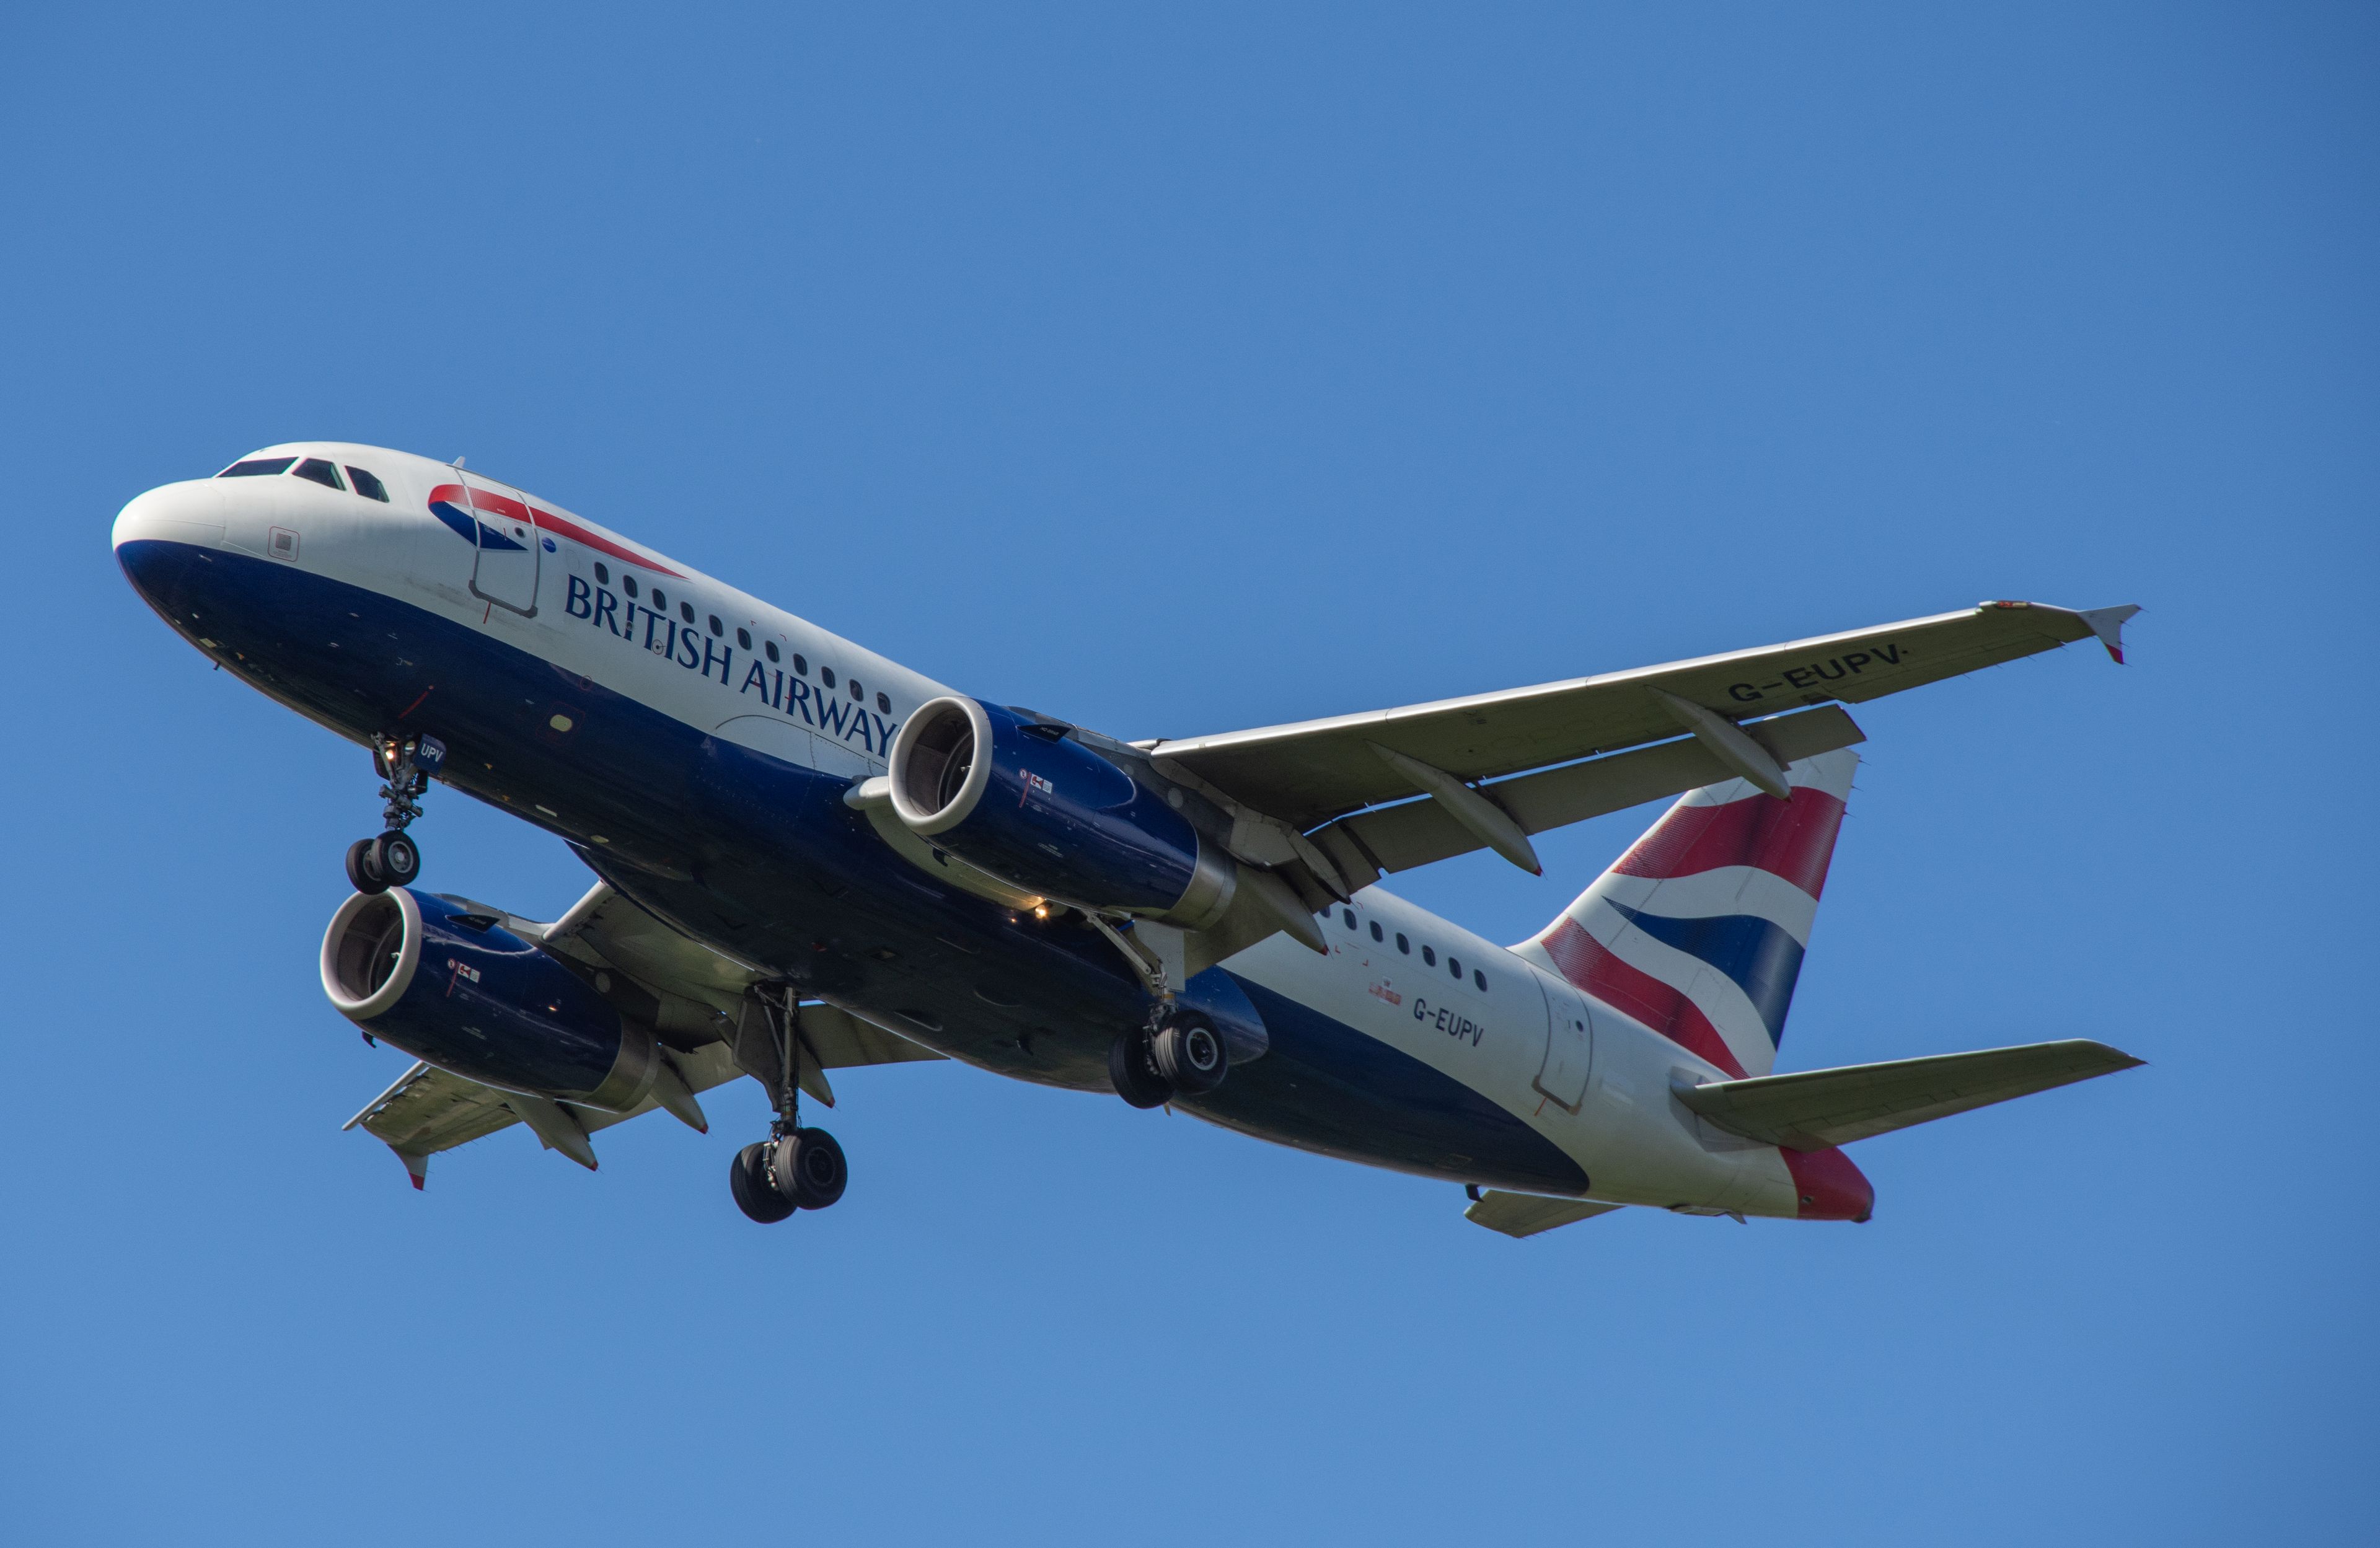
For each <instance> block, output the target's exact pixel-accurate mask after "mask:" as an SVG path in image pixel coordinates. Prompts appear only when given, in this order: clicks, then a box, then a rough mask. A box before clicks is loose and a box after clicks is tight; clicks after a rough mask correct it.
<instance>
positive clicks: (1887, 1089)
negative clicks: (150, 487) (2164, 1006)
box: [1676, 1037, 2142, 1150]
mask: <svg viewBox="0 0 2380 1548" xmlns="http://www.w3.org/2000/svg"><path fill="white" fill-rule="evenodd" d="M2141 1062H2142V1061H2141V1060H2139V1059H2136V1058H2133V1057H2132V1056H2131V1055H2130V1054H2128V1053H2125V1052H2123V1051H2122V1050H2120V1049H2118V1048H2111V1047H2109V1046H2107V1045H2106V1044H2105V1043H2095V1042H2092V1041H2090V1040H2089V1039H2087V1038H2080V1037H2077V1038H2070V1039H2068V1040H2067V1041H2064V1042H2060V1043H2028V1044H2025V1045H2023V1046H2020V1047H2014V1048H1985V1049H1981V1050H1979V1051H1977V1052H1975V1053H1971V1054H1937V1055H1933V1056H1931V1057H1929V1058H1901V1059H1892V1060H1889V1061H1888V1062H1886V1063H1883V1064H1851V1065H1844V1066H1842V1067H1841V1068H1840V1069H1835V1070H1799V1071H1796V1072H1795V1073H1793V1074H1790V1075H1759V1076H1755V1077H1753V1078H1751V1079H1749V1080H1742V1081H1712V1082H1707V1083H1706V1084H1703V1085H1698V1086H1680V1087H1678V1088H1676V1094H1677V1098H1678V1100H1679V1101H1680V1102H1682V1103H1684V1104H1685V1105H1686V1106H1687V1107H1691V1108H1693V1109H1694V1111H1695V1112H1697V1113H1700V1114H1701V1115H1702V1116H1703V1117H1704V1118H1706V1119H1708V1120H1710V1121H1711V1122H1712V1123H1715V1124H1717V1125H1718V1127H1720V1128H1721V1129H1724V1130H1726V1131H1728V1132H1730V1133H1731V1134H1741V1135H1743V1137H1744V1138H1745V1139H1747V1140H1757V1141H1759V1142H1761V1143H1764V1144H1772V1145H1783V1146H1786V1147H1787V1148H1789V1149H1791V1150H1823V1149H1825V1148H1826V1147H1828V1145H1847V1144H1850V1143H1852V1141H1854V1140H1866V1139H1873V1138H1874V1137H1875V1136H1876V1135H1878V1134H1888V1133H1890V1132H1892V1131H1894V1130H1896V1129H1906V1128H1908V1127H1909V1126H1910V1125H1911V1124H1913V1123H1930V1122H1932V1121H1933V1120H1934V1119H1937V1118H1948V1117H1949V1116H1950V1115H1951V1114H1952V1113H1963V1112H1968V1111H1971V1110H1973V1108H1976V1107H1989V1106H1990V1105H1991V1104H1993V1103H1995V1102H2006V1101H2008V1100H2009V1099H2010V1098H2011V1097H2017V1096H2029V1095H2031V1094H2033V1093H2034V1092H2036V1091H2047V1090H2049V1089H2050V1088H2051V1087H2053V1086H2062V1085H2071V1084H2072V1083H2073V1082H2076V1081H2087V1080H2090V1079H2092V1078H2093V1077H2095V1076H2099V1075H2110V1074H2113V1073H2115V1072H2116V1071H2117V1070H2133V1069H2137V1068H2139V1066H2140V1064H2141Z"/></svg>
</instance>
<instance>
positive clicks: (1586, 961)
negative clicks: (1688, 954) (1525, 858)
mask: <svg viewBox="0 0 2380 1548" xmlns="http://www.w3.org/2000/svg"><path fill="white" fill-rule="evenodd" d="M1545 948H1546V955H1547V956H1548V957H1551V958H1552V959H1553V961H1554V966H1556V967H1558V968H1560V970H1561V975H1562V976H1563V977H1564V978H1567V979H1569V980H1570V981H1571V982H1572V983H1573V984H1575V985H1576V986H1579V987H1580V988H1582V989H1584V990H1585V991H1586V992H1587V993H1588V994H1590V995H1593V996H1594V997H1595V998H1597V999H1599V1000H1601V1001H1603V1003H1604V1004H1606V1005H1609V1006H1610V1007H1611V1008H1612V1009H1613V1010H1621V1011H1625V1012H1626V1013H1627V1014H1629V1015H1631V1016H1633V1017H1635V1018H1636V1019H1637V1020H1638V1021H1640V1022H1644V1023H1645V1025H1646V1026H1648V1027H1651V1028H1652V1029H1653V1030H1654V1031H1655V1032H1658V1033H1659V1034H1661V1035H1662V1036H1664V1037H1666V1038H1668V1039H1669V1040H1670V1042H1672V1043H1675V1044H1676V1045H1678V1046H1680V1047H1682V1048H1683V1049H1685V1050H1686V1051H1687V1052H1689V1053H1694V1054H1699V1055H1700V1056H1702V1057H1703V1058H1706V1059H1708V1060H1710V1061H1711V1062H1712V1063H1713V1064H1716V1065H1718V1067H1719V1068H1720V1069H1721V1070H1726V1071H1727V1072H1728V1073H1729V1074H1730V1075H1732V1076H1734V1077H1736V1079H1738V1080H1742V1079H1743V1064H1742V1063H1741V1062H1740V1061H1739V1060H1738V1059H1737V1058H1736V1057H1735V1054H1734V1051H1733V1050H1732V1049H1730V1048H1729V1047H1728V1046H1727V1039H1726V1038H1724V1037H1721V1036H1720V1035H1719V1034H1718V1028H1717V1027H1715V1026H1713V1025H1711V1024H1710V1018H1709V1017H1707V1016H1705V1015H1704V1014H1703V1011H1702V1007H1701V1006H1699V1005H1696V1004H1695V1003H1694V1001H1693V1000H1691V999H1688V998H1686V995H1685V991H1684V990H1682V989H1673V988H1671V987H1670V986H1669V985H1667V984H1664V983H1662V982H1661V981H1660V980H1659V979H1658V978H1655V977H1653V976H1652V975H1650V974H1646V973H1645V971H1644V970H1642V969H1641V968H1635V967H1631V966H1630V965H1629V964H1628V963H1626V962H1623V961H1621V960H1620V959H1619V958H1618V957H1615V956H1613V955H1612V954H1611V952H1610V950H1609V949H1608V948H1607V947H1605V945H1604V944H1603V943H1602V942H1601V941H1599V940H1597V939H1596V938H1595V937H1593V936H1591V935H1588V934H1587V933H1586V931H1585V929H1584V928H1582V927H1581V926H1580V925H1579V923H1578V922H1577V921H1576V920H1574V919H1572V918H1570V917H1569V916H1568V915H1564V916H1563V917H1562V918H1560V919H1557V920H1555V921H1554V927H1553V928H1552V929H1550V930H1548V931H1547V932H1546V935H1545Z"/></svg>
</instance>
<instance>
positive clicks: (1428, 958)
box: [1421, 946, 1438, 967]
mask: <svg viewBox="0 0 2380 1548" xmlns="http://www.w3.org/2000/svg"><path fill="white" fill-rule="evenodd" d="M1421 960H1422V961H1425V962H1427V963H1428V964H1429V965H1430V966H1432V967H1436V966H1438V950H1437V949H1436V948H1435V947H1428V946H1425V947H1423V948H1422V949H1421Z"/></svg>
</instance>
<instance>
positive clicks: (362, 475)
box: [215, 457, 388, 505]
mask: <svg viewBox="0 0 2380 1548" xmlns="http://www.w3.org/2000/svg"><path fill="white" fill-rule="evenodd" d="M292 463H296V464H297V466H295V467H292V466H290V465H291V464H292ZM284 473H286V474H289V475H290V476H291V477H292V478H311V479H312V480H313V481H314V482H316V483H318V484H320V485H322V487H323V488H324V489H326V490H340V491H341V492H343V493H344V492H345V491H346V490H347V489H348V488H349V485H348V484H345V483H341V482H340V481H339V469H338V467H337V466H336V465H335V464H333V463H328V462H325V461H323V460H322V458H321V457H308V458H306V459H305V460H304V461H303V462H299V461H298V459H297V458H296V457H250V458H249V459H248V460H247V461H246V462H236V463H234V464H232V465H231V466H229V467H226V468H225V469H224V470H223V471H222V472H221V473H218V474H216V475H215V477H216V478H277V477H279V476H280V475H282V474H284ZM347 478H349V479H350V480H352V482H353V488H354V490H355V492H356V493H358V494H359V495H362V496H363V497H364V498H365V499H366V500H377V501H379V502H381V503H382V504H383V505H385V504H387V503H388V486H387V485H386V484H383V483H382V482H381V481H380V480H379V479H378V478H374V477H372V475H371V473H370V471H369V470H367V469H365V468H360V467H358V466H354V465H353V464H349V465H348V466H347Z"/></svg>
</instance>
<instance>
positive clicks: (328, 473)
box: [297, 457, 347, 494]
mask: <svg viewBox="0 0 2380 1548" xmlns="http://www.w3.org/2000/svg"><path fill="white" fill-rule="evenodd" d="M297 477H299V478H311V479H313V480H314V482H316V483H318V484H320V485H322V487H323V488H324V489H328V490H338V491H339V492H340V493H341V494H345V493H346V492H347V486H346V485H345V484H343V483H341V482H339V470H338V469H337V468H335V467H333V466H331V465H330V464H329V463H326V462H324V461H323V460H322V458H320V457H308V458H307V459H306V460H305V461H304V462H301V463H299V464H298V465H297Z"/></svg>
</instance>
